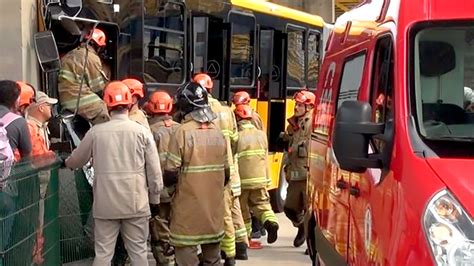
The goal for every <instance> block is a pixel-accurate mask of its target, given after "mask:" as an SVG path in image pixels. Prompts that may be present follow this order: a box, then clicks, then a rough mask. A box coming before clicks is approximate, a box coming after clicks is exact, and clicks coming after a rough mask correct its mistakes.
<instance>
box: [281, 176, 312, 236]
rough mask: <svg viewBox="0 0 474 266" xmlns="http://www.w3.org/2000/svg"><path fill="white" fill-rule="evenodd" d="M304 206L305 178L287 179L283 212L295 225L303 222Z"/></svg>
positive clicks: (305, 201)
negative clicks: (299, 179)
mask: <svg viewBox="0 0 474 266" xmlns="http://www.w3.org/2000/svg"><path fill="white" fill-rule="evenodd" d="M306 206H307V198H306V180H302V181H289V182H288V190H287V195H286V200H285V206H284V212H285V215H286V217H288V219H290V221H291V222H292V223H293V225H294V226H295V227H299V226H301V225H302V224H303V222H304V216H305V213H306V209H307V207H306Z"/></svg>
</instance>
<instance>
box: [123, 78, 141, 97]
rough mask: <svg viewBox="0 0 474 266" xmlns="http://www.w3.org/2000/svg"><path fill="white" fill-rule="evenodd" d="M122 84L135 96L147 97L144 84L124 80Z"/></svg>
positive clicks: (133, 80) (134, 80)
mask: <svg viewBox="0 0 474 266" xmlns="http://www.w3.org/2000/svg"><path fill="white" fill-rule="evenodd" d="M122 82H123V83H124V84H125V85H127V87H128V88H129V89H130V93H131V94H132V97H133V96H138V97H140V99H141V98H143V97H145V92H144V91H143V83H141V82H140V81H139V80H136V79H124V80H122Z"/></svg>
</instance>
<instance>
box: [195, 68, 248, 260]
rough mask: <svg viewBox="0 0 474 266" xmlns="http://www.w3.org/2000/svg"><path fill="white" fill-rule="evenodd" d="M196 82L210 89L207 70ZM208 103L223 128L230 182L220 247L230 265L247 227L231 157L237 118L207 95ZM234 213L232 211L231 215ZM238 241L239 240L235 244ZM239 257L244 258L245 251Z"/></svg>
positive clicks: (235, 143)
mask: <svg viewBox="0 0 474 266" xmlns="http://www.w3.org/2000/svg"><path fill="white" fill-rule="evenodd" d="M194 80H195V81H196V82H197V83H200V84H201V85H202V86H204V87H205V88H206V89H207V90H208V91H211V90H212V87H213V83H212V79H211V78H210V77H209V76H208V75H207V74H198V75H196V76H195V77H194ZM209 105H210V107H211V109H212V111H213V112H214V113H215V114H216V115H217V119H216V120H215V121H213V123H214V124H216V125H217V126H218V127H219V128H220V129H221V131H222V134H223V135H224V137H225V139H226V144H227V158H228V160H229V161H228V164H229V165H230V171H231V172H230V183H229V187H227V188H226V190H225V192H224V203H225V215H224V226H225V235H224V239H223V240H222V243H221V250H222V251H223V253H224V254H225V258H226V265H233V264H235V262H233V258H234V257H235V256H236V245H240V246H242V247H245V246H246V241H247V237H246V229H245V224H244V220H243V218H242V211H241V208H240V201H239V198H238V197H239V196H240V194H241V187H240V177H239V173H238V170H237V169H236V167H235V166H236V164H235V161H234V155H235V152H233V151H235V147H236V145H237V141H238V136H239V135H238V130H237V122H236V120H235V116H234V113H233V112H232V110H231V109H230V108H229V107H227V106H223V105H222V104H221V103H220V102H219V101H218V100H217V99H214V98H213V97H212V96H211V95H209ZM232 214H234V215H232ZM236 242H237V243H239V244H236ZM243 252H244V253H245V254H244V255H242V256H241V257H242V258H243V259H245V258H246V252H245V250H243Z"/></svg>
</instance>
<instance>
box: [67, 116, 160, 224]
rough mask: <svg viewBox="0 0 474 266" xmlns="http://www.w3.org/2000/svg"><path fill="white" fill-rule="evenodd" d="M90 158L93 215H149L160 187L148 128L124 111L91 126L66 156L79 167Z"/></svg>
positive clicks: (154, 153) (97, 216)
mask: <svg viewBox="0 0 474 266" xmlns="http://www.w3.org/2000/svg"><path fill="white" fill-rule="evenodd" d="M91 158H93V160H92V165H93V167H94V184H93V196H94V203H93V216H94V218H96V219H104V220H112V219H130V218H138V217H146V216H150V215H151V212H150V204H159V203H160V192H161V190H162V188H163V180H162V175H161V166H160V160H159V158H158V151H157V150H156V144H155V141H154V140H153V136H152V135H151V132H150V131H149V130H148V129H146V128H145V127H143V126H140V125H138V124H137V123H136V122H133V121H131V120H130V119H129V118H128V115H126V114H115V115H113V116H112V119H111V120H110V121H109V122H105V123H102V124H99V125H95V126H93V127H92V128H91V129H90V130H89V131H88V132H87V133H86V135H85V137H84V138H83V139H82V141H81V143H80V144H79V147H77V149H75V150H74V151H73V152H72V154H71V156H70V157H69V158H68V159H67V160H66V166H67V167H69V168H73V169H75V168H80V167H82V166H84V165H85V164H86V163H87V162H88V161H89V160H90V159H91Z"/></svg>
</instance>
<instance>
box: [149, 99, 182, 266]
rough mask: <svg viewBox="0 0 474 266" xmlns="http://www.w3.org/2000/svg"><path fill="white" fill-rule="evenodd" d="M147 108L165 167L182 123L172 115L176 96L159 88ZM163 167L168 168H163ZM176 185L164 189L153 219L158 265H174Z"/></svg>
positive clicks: (152, 229)
mask: <svg viewBox="0 0 474 266" xmlns="http://www.w3.org/2000/svg"><path fill="white" fill-rule="evenodd" d="M146 109H147V111H148V113H149V114H151V116H152V117H151V118H150V120H149V122H150V127H151V131H152V133H153V137H154V138H155V141H156V146H157V148H158V153H159V155H160V162H161V166H162V167H164V165H165V163H166V158H167V157H168V144H169V141H170V138H171V135H173V134H174V132H175V131H176V129H177V128H178V126H179V124H178V123H176V122H174V121H173V119H172V117H171V116H170V113H171V110H172V109H173V99H172V98H171V97H170V95H169V94H168V93H166V92H164V91H156V92H154V93H153V94H152V95H151V96H150V99H149V100H148V103H147V104H146ZM162 170H164V169H163V168H162ZM174 190H175V187H174V186H170V187H166V188H165V189H164V190H163V192H162V193H161V198H160V205H159V207H160V208H159V211H157V213H158V215H157V216H155V217H152V218H151V220H150V235H151V250H152V252H153V257H154V258H155V260H156V263H157V264H158V265H174V248H173V246H171V244H170V229H169V220H170V215H171V198H172V195H173V193H174Z"/></svg>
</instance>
